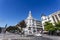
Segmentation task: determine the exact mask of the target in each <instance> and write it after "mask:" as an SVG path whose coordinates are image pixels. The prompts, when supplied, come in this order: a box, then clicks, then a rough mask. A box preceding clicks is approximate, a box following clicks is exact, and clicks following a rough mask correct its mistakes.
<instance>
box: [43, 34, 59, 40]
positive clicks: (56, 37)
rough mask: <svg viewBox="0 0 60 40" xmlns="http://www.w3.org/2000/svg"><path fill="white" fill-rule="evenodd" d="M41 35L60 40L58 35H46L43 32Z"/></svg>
mask: <svg viewBox="0 0 60 40" xmlns="http://www.w3.org/2000/svg"><path fill="white" fill-rule="evenodd" d="M42 36H43V37H46V38H50V39H53V40H60V36H52V35H46V34H43V35H42Z"/></svg>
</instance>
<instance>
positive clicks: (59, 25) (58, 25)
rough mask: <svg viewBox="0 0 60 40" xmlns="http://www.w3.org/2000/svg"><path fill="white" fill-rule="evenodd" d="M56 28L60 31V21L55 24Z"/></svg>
mask: <svg viewBox="0 0 60 40" xmlns="http://www.w3.org/2000/svg"><path fill="white" fill-rule="evenodd" d="M55 28H56V30H60V21H59V22H57V23H55Z"/></svg>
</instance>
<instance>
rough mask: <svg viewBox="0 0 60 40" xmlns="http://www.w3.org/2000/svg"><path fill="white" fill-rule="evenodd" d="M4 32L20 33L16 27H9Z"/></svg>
mask: <svg viewBox="0 0 60 40" xmlns="http://www.w3.org/2000/svg"><path fill="white" fill-rule="evenodd" d="M6 31H8V32H12V33H15V32H18V31H19V32H20V30H19V28H18V27H16V26H9V27H8V28H7V29H6Z"/></svg>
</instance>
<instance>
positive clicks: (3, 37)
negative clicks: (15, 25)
mask: <svg viewBox="0 0 60 40" xmlns="http://www.w3.org/2000/svg"><path fill="white" fill-rule="evenodd" d="M0 40H60V37H59V36H49V35H45V34H43V35H42V37H35V36H31V37H23V36H21V35H18V34H0Z"/></svg>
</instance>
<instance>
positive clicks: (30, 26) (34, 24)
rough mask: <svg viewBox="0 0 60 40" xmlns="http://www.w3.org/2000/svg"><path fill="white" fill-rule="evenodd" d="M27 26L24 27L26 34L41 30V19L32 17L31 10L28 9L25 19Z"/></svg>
mask: <svg viewBox="0 0 60 40" xmlns="http://www.w3.org/2000/svg"><path fill="white" fill-rule="evenodd" d="M25 22H26V25H27V27H26V28H25V33H26V34H35V33H38V32H39V31H41V29H42V24H41V21H39V20H36V19H34V18H33V17H32V15H31V11H29V15H28V17H27V18H26V19H25Z"/></svg>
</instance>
